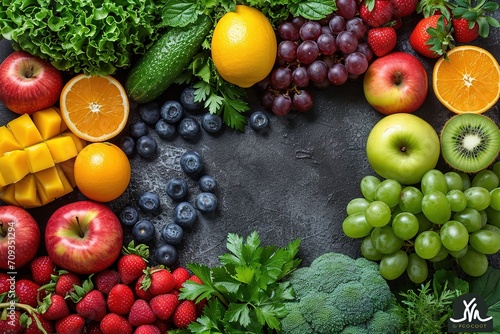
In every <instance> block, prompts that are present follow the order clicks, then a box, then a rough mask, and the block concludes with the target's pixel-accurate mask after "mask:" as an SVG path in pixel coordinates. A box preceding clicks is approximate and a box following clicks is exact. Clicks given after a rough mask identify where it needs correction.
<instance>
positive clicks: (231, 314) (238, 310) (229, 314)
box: [224, 303, 251, 327]
mask: <svg viewBox="0 0 500 334" xmlns="http://www.w3.org/2000/svg"><path fill="white" fill-rule="evenodd" d="M224 320H226V321H229V322H236V323H239V324H241V325H242V326H244V327H246V326H248V325H249V324H250V323H251V320H250V309H249V307H248V304H246V303H244V304H239V303H232V304H231V305H229V307H228V308H227V311H226V315H225V316H224Z"/></svg>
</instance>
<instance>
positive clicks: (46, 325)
mask: <svg viewBox="0 0 500 334" xmlns="http://www.w3.org/2000/svg"><path fill="white" fill-rule="evenodd" d="M28 317H29V318H30V319H31V323H30V325H29V326H28V327H26V329H25V330H24V331H23V334H42V333H43V332H42V331H41V330H40V328H38V325H37V323H36V320H35V318H34V317H37V319H38V321H39V322H40V325H41V326H42V328H43V329H44V330H45V332H46V333H53V332H54V324H53V323H52V321H50V320H47V319H45V318H44V317H42V316H40V315H39V314H36V313H33V315H31V314H29V315H28ZM2 333H4V332H2Z"/></svg>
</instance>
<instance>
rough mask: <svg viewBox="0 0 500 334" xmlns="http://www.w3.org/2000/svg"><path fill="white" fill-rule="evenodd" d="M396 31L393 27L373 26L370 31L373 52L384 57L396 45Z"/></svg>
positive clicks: (370, 44) (369, 39)
mask: <svg viewBox="0 0 500 334" xmlns="http://www.w3.org/2000/svg"><path fill="white" fill-rule="evenodd" d="M396 41H397V36H396V31H395V30H394V28H392V27H378V28H371V29H370V30H369V31H368V45H369V46H370V48H371V49H372V51H373V53H374V54H375V55H377V56H378V57H382V56H384V55H386V54H388V53H389V52H391V51H392V50H393V49H394V47H395V46H396Z"/></svg>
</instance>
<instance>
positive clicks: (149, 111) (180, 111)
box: [119, 86, 269, 159]
mask: <svg viewBox="0 0 500 334" xmlns="http://www.w3.org/2000/svg"><path fill="white" fill-rule="evenodd" d="M195 90H196V89H195V88H193V87H191V86H188V87H185V88H184V89H183V90H182V92H181V95H180V99H179V101H177V100H167V101H165V102H163V103H161V104H160V103H159V102H157V101H153V102H149V103H145V104H141V105H139V116H140V118H139V119H138V120H135V121H134V122H133V123H132V124H130V131H129V132H130V134H129V135H128V136H125V137H122V139H121V141H120V143H119V146H120V148H121V149H122V150H123V151H124V152H125V154H127V155H128V156H131V155H132V154H134V152H137V153H138V154H139V155H140V156H141V157H143V158H146V159H150V158H152V157H154V156H155V154H156V152H157V149H158V144H157V142H156V141H155V139H154V138H153V137H152V136H151V135H149V134H148V133H149V128H150V127H153V128H154V130H155V131H156V133H157V134H158V136H159V137H160V138H162V139H164V140H168V141H171V140H174V139H175V138H176V136H177V135H180V136H181V137H182V138H184V139H186V140H188V141H195V140H197V139H198V138H199V136H200V134H201V131H202V129H203V130H204V131H206V132H207V133H209V134H212V135H214V134H217V133H219V131H220V130H221V129H222V127H223V122H222V118H221V116H219V115H217V114H212V113H210V112H208V111H207V112H205V113H204V114H203V116H202V118H201V121H198V120H197V119H196V118H195V117H193V116H191V115H189V112H195V111H198V112H199V111H200V110H202V109H203V103H202V102H195V101H194V92H195ZM248 123H249V125H250V127H251V128H252V129H254V130H255V131H259V130H261V129H264V128H267V127H269V117H268V115H267V114H266V113H265V112H263V111H254V112H252V113H251V114H250V116H249V118H248Z"/></svg>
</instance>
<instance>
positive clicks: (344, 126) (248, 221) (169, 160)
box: [0, 13, 500, 267]
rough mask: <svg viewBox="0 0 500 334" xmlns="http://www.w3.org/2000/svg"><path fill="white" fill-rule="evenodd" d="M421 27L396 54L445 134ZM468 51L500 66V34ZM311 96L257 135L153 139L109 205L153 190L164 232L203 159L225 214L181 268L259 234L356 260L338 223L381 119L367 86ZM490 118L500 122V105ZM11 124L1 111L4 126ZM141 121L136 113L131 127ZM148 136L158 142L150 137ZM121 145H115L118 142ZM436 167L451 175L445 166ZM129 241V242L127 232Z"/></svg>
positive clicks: (194, 234)
mask: <svg viewBox="0 0 500 334" xmlns="http://www.w3.org/2000/svg"><path fill="white" fill-rule="evenodd" d="M495 16H496V17H497V18H499V16H500V14H499V13H496V14H495ZM417 20H418V17H417V16H414V17H410V18H406V19H405V20H404V24H403V27H402V29H401V30H399V31H398V45H397V47H396V50H400V51H406V52H409V53H411V54H413V55H415V56H417V57H418V58H419V59H420V60H421V61H422V62H423V63H424V65H425V67H426V69H427V70H428V73H429V95H428V98H427V100H426V102H425V103H424V105H423V106H422V107H421V108H420V109H419V110H418V111H417V112H415V114H416V115H418V116H420V117H422V118H423V119H425V120H426V121H428V122H429V123H430V124H432V126H433V127H434V128H435V130H436V131H437V132H438V133H439V132H440V129H441V128H442V126H443V125H444V123H445V122H446V120H447V119H449V118H450V117H451V116H453V114H452V113H451V112H450V111H448V110H447V109H446V108H445V107H444V106H442V105H441V104H440V103H439V102H438V100H437V99H436V97H435V96H434V94H433V92H432V88H431V87H432V85H431V71H432V67H433V64H434V62H435V60H432V59H425V58H423V57H420V56H419V55H418V54H416V53H415V52H414V51H413V50H412V49H411V47H410V45H409V42H408V37H409V34H410V32H411V29H412V28H413V26H415V24H416V22H417ZM472 44H475V45H478V46H482V47H484V48H486V49H487V50H489V51H490V52H491V53H493V55H495V57H496V58H497V60H500V30H499V29H495V30H493V31H492V32H491V34H490V37H489V38H488V39H479V40H477V41H475V42H473V43H472ZM10 52H11V47H10V44H9V43H8V41H5V40H3V41H1V42H0V60H3V59H4V58H5V56H6V55H7V54H8V53H10ZM312 91H313V95H314V98H315V106H314V108H313V110H311V111H309V112H308V113H305V114H299V113H295V112H293V113H291V114H290V115H288V116H286V117H275V116H273V115H271V114H270V120H271V127H270V129H269V130H268V131H266V132H265V133H256V132H255V131H253V130H252V129H250V128H249V127H248V126H247V128H246V129H245V131H244V133H240V132H237V131H233V130H230V129H225V130H224V131H223V132H222V133H221V134H220V135H217V136H211V135H208V134H207V133H206V132H202V136H201V138H200V139H199V140H198V141H196V142H189V141H186V140H184V139H182V138H180V137H178V138H177V139H175V140H174V141H171V142H167V141H165V140H162V139H160V138H158V137H157V136H156V137H155V138H156V139H157V140H158V144H159V154H158V156H157V157H156V158H155V159H153V160H151V161H146V160H144V159H142V158H140V157H138V156H135V157H133V158H132V159H131V164H132V180H131V184H130V187H129V189H128V190H127V191H126V192H125V193H124V194H123V195H122V196H121V197H120V198H119V199H117V200H115V201H113V202H111V203H109V205H110V207H111V208H113V209H114V210H115V211H116V212H118V211H119V210H120V209H121V208H122V207H124V206H125V205H133V206H136V207H137V204H136V203H137V200H138V198H139V196H140V195H141V193H142V192H144V191H154V192H156V193H157V194H158V195H160V197H161V212H160V213H159V214H156V215H145V214H142V217H144V218H149V219H151V220H152V221H153V222H154V223H155V225H156V226H157V227H158V231H159V230H161V227H162V226H163V225H164V224H165V223H167V222H168V221H169V220H170V219H171V216H172V209H173V207H174V203H173V202H172V201H171V200H170V199H169V198H168V197H167V196H166V192H165V184H166V182H167V180H168V179H169V178H171V177H173V176H180V177H183V178H186V179H187V180H189V184H190V200H192V199H193V198H194V195H195V194H196V193H197V192H198V191H199V190H198V188H197V185H196V180H193V179H190V178H188V177H187V176H185V175H184V174H183V172H182V171H181V170H180V168H179V165H178V158H179V156H180V154H182V152H184V151H186V150H195V151H198V152H199V153H200V154H201V155H202V157H203V160H204V163H205V173H206V174H210V175H212V176H214V177H215V178H216V180H217V182H218V190H217V195H218V198H219V207H218V211H217V213H216V214H215V215H213V216H211V217H205V216H200V218H199V221H198V223H197V225H196V226H195V227H194V228H193V229H192V230H191V231H187V232H188V233H187V235H186V238H185V240H184V242H183V244H182V245H181V246H180V247H179V264H181V265H184V264H186V263H189V262H201V263H204V264H207V265H215V264H217V263H218V259H217V257H218V256H219V255H221V254H222V253H224V252H225V251H226V249H225V241H226V236H227V233H229V232H234V233H238V234H241V235H243V236H246V235H248V234H249V233H250V232H252V231H253V230H256V231H258V232H259V234H260V236H261V239H262V241H263V243H264V244H275V245H278V246H282V245H285V244H286V243H288V242H290V241H291V240H293V239H296V238H300V239H302V243H301V249H300V253H299V255H300V257H301V258H302V259H303V264H309V263H310V262H311V261H312V260H313V259H314V258H315V257H317V256H319V255H321V254H322V253H324V252H328V251H338V252H342V253H346V254H349V255H351V256H355V257H356V256H359V255H360V253H359V241H357V240H352V239H349V238H347V237H346V236H344V234H343V232H342V230H341V224H342V221H343V220H344V218H345V215H346V213H345V207H346V205H347V203H348V202H349V201H350V200H351V199H352V198H354V197H359V196H360V195H361V193H360V191H359V182H360V180H361V178H362V177H363V176H365V175H368V174H372V175H375V174H374V172H373V171H372V170H371V168H370V166H369V164H368V162H367V159H366V155H365V144H366V138H367V136H368V134H369V132H370V130H371V128H372V127H373V125H374V124H375V123H376V122H377V121H378V120H380V119H381V118H382V115H381V114H379V113H378V112H376V111H375V110H374V109H372V108H371V107H370V105H368V103H367V102H366V100H365V98H364V95H363V89H362V80H361V79H358V80H355V81H351V82H349V83H347V84H345V85H343V86H340V87H330V88H327V89H323V90H314V89H313V90H312ZM249 93H250V97H249V101H250V102H251V103H252V105H253V106H255V108H258V103H256V101H257V94H256V93H255V92H254V91H252V90H250V91H249ZM177 95H178V90H177V89H176V87H172V88H171V89H169V91H167V93H166V94H165V96H163V97H162V98H163V99H169V98H176V97H177ZM486 115H488V116H490V117H491V118H493V119H494V120H495V121H496V122H497V124H500V121H499V110H498V103H497V105H496V106H495V107H494V108H492V109H491V110H490V111H488V112H487V113H486ZM15 116H16V115H15V114H13V113H12V112H10V111H8V110H6V109H5V107H3V106H1V105H0V125H3V124H5V123H6V122H7V121H8V120H9V119H11V118H13V117H15ZM194 116H195V117H200V116H201V115H194ZM137 118H138V115H137V112H136V110H135V109H134V110H132V111H131V115H130V121H133V120H134V119H137ZM151 133H152V134H153V135H155V134H154V131H151ZM124 134H126V132H124V133H123V134H122V135H124ZM117 140H119V138H115V140H114V142H116V141H117ZM438 168H439V169H441V170H443V171H445V170H447V167H446V165H445V164H444V163H443V161H442V160H440V161H439V163H438ZM80 199H85V197H84V196H83V195H81V194H80V193H79V192H78V191H74V192H73V193H71V194H69V195H67V196H65V197H63V198H61V199H58V200H56V201H54V202H53V203H50V204H48V205H46V206H44V207H41V208H37V209H30V210H29V211H30V212H31V213H32V214H33V215H34V216H35V217H36V218H37V220H38V222H39V223H40V225H42V226H43V225H44V224H45V222H46V221H47V219H48V217H49V216H50V215H51V214H52V212H54V211H55V210H56V209H57V208H59V207H60V206H62V205H64V204H66V203H68V202H71V201H75V200H80ZM126 231H127V232H128V231H129V229H127V230H126ZM157 234H158V235H157V238H156V240H155V241H154V242H152V243H150V245H151V247H152V249H154V246H155V245H159V244H161V243H162V240H161V238H160V237H159V232H158V233H157ZM127 240H130V235H129V234H128V236H127ZM153 262H154V261H153ZM491 263H493V265H494V266H495V267H500V265H499V263H500V261H499V256H498V255H496V256H494V257H492V258H491Z"/></svg>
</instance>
